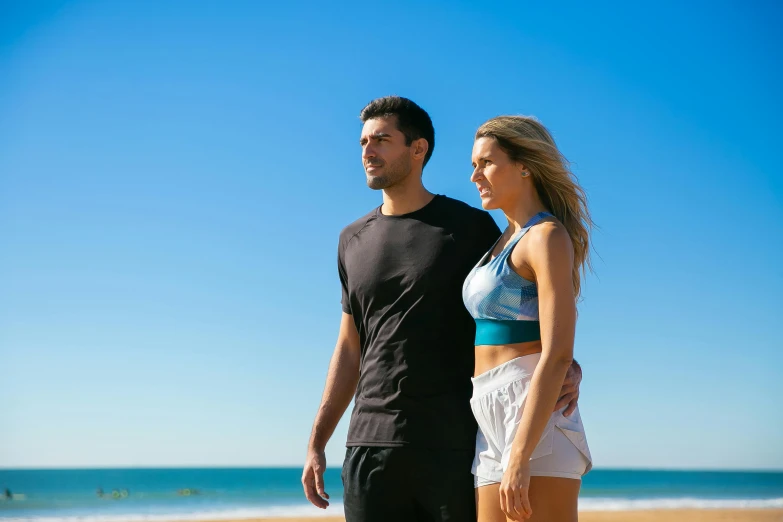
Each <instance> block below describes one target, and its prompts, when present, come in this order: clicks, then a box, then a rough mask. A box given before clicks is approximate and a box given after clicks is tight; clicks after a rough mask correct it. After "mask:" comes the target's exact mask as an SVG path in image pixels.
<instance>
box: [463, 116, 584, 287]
mask: <svg viewBox="0 0 783 522" xmlns="http://www.w3.org/2000/svg"><path fill="white" fill-rule="evenodd" d="M479 138H493V139H495V140H496V141H497V144H498V145H499V146H500V148H501V149H503V151H504V152H505V153H506V154H507V155H508V156H509V158H511V160H513V161H514V162H516V163H522V164H523V165H525V167H526V168H527V170H528V171H529V172H530V175H531V176H532V178H533V185H534V186H535V188H536V192H538V197H539V198H540V199H541V202H542V203H543V204H544V206H545V207H546V208H547V209H548V210H549V212H551V213H552V214H554V216H555V217H556V218H557V219H559V220H560V222H561V223H562V224H563V226H565V228H566V230H567V231H568V235H569V236H570V237H571V242H572V243H573V245H574V267H573V271H572V278H573V282H574V296H575V297H576V298H578V297H579V295H580V292H581V275H583V274H584V273H585V268H587V269H589V270H590V271H592V268H593V266H592V263H591V261H590V231H591V229H592V228H593V227H594V223H593V220H592V218H591V217H590V212H589V210H588V209H587V196H586V195H585V191H584V190H583V189H582V187H580V186H579V183H578V182H577V180H576V176H574V174H573V173H572V172H571V169H570V168H569V162H568V160H567V159H566V158H565V157H564V156H563V155H562V154H561V153H560V151H559V150H558V148H557V145H555V140H554V139H553V138H552V135H551V134H550V133H549V131H548V130H547V129H546V127H544V125H543V124H541V122H540V121H538V120H537V119H535V118H533V117H530V116H498V117H497V118H492V119H491V120H488V121H487V122H485V123H484V124H482V125H481V127H479V128H478V130H477V131H476V137H475V139H476V140H477V139H479Z"/></svg>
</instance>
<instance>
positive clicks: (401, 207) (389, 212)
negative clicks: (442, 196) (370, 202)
mask: <svg viewBox="0 0 783 522" xmlns="http://www.w3.org/2000/svg"><path fill="white" fill-rule="evenodd" d="M434 197H435V195H434V194H433V193H431V192H430V191H429V190H427V189H426V188H424V185H422V184H421V179H419V180H417V183H410V184H405V183H403V184H400V185H395V186H394V187H389V188H387V189H384V190H383V206H382V207H381V212H382V213H383V214H384V215H385V216H400V215H402V214H410V213H411V212H415V211H417V210H419V209H420V208H423V207H425V206H426V205H427V204H428V203H429V202H430V201H432V199H433V198H434Z"/></svg>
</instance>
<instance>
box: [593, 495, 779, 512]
mask: <svg viewBox="0 0 783 522" xmlns="http://www.w3.org/2000/svg"><path fill="white" fill-rule="evenodd" d="M772 508H783V498H769V499H706V498H651V499H626V498H580V499H579V511H641V510H649V509H772Z"/></svg>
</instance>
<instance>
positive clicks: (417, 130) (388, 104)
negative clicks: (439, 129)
mask: <svg viewBox="0 0 783 522" xmlns="http://www.w3.org/2000/svg"><path fill="white" fill-rule="evenodd" d="M392 115H394V116H397V130H399V131H400V132H402V133H403V134H404V135H405V145H410V144H411V142H412V141H413V140H418V139H420V138H424V139H425V140H427V143H428V144H429V147H427V154H426V155H425V156H424V165H426V164H427V162H428V161H429V160H430V157H432V151H433V150H435V129H434V128H433V127H432V120H431V119H430V115H429V114H427V111H425V110H424V109H422V108H421V107H419V106H418V105H416V104H415V103H413V102H412V101H411V100H409V99H408V98H403V97H401V96H384V97H383V98H376V99H374V100H373V101H371V102H370V103H368V104H367V106H366V107H365V108H364V109H362V112H361V114H360V115H359V118H360V119H361V120H362V123H365V122H367V120H372V119H374V118H386V117H388V116H392Z"/></svg>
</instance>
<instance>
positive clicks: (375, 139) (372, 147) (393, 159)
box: [359, 116, 411, 190]
mask: <svg viewBox="0 0 783 522" xmlns="http://www.w3.org/2000/svg"><path fill="white" fill-rule="evenodd" d="M359 143H360V144H361V146H362V164H363V165H364V172H365V173H366V174H367V186H368V187H370V188H371V189H373V190H380V189H385V188H389V187H392V186H394V185H396V184H398V183H400V182H401V181H402V180H404V179H405V178H407V177H408V175H409V174H410V173H411V147H410V146H409V145H405V135H404V134H403V133H402V132H400V131H399V130H398V129H397V116H389V117H386V118H373V119H371V120H367V121H366V122H365V123H364V127H363V128H362V136H361V138H360V140H359Z"/></svg>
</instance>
